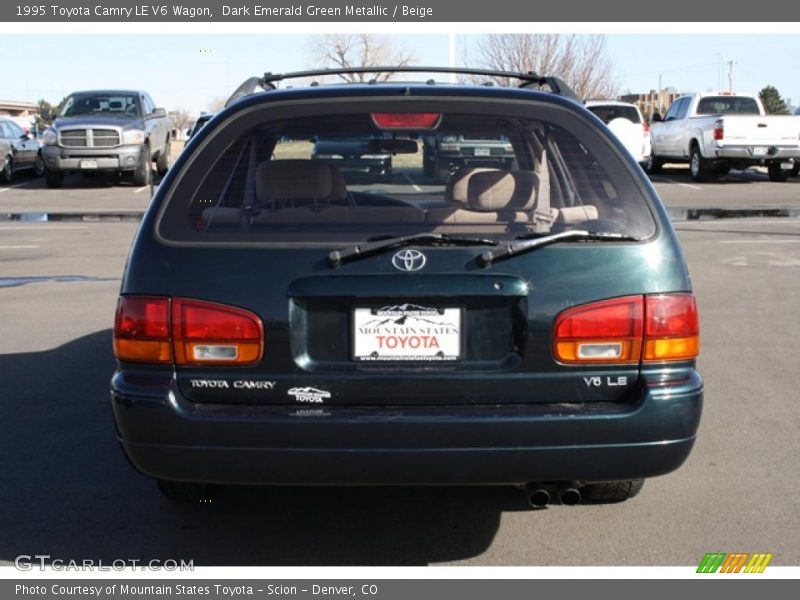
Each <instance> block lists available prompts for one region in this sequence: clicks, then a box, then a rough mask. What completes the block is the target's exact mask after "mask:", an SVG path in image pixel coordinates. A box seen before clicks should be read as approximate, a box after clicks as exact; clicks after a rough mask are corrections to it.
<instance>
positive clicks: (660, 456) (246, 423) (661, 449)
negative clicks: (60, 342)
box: [111, 371, 703, 485]
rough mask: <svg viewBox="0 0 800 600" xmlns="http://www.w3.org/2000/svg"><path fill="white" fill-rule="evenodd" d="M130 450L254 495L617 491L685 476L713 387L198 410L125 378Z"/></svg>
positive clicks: (125, 437) (118, 403) (143, 465)
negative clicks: (549, 399)
mask: <svg viewBox="0 0 800 600" xmlns="http://www.w3.org/2000/svg"><path fill="white" fill-rule="evenodd" d="M111 399H112V407H113V411H114V417H115V420H116V423H117V429H118V432H119V439H120V443H121V445H122V448H123V449H124V451H125V453H126V454H127V456H128V458H129V459H130V461H131V463H132V464H133V465H134V466H135V467H136V468H137V469H138V470H139V471H141V472H142V473H144V474H146V475H150V476H152V477H158V478H163V479H173V480H183V481H198V482H209V483H242V484H251V483H252V484H287V485H307V484H331V485H337V484H338V485H341V484H509V483H526V482H533V481H565V480H579V481H607V480H618V479H636V478H645V477H653V476H656V475H662V474H665V473H668V472H670V471H673V470H675V469H677V468H678V467H679V466H680V465H681V464H682V463H683V462H684V461H685V460H686V458H687V456H688V455H689V452H690V451H691V448H692V445H693V444H694V439H695V434H696V432H697V428H698V425H699V420H700V414H701V410H702V399H703V383H702V379H701V378H700V376H699V375H698V374H697V373H696V372H695V371H691V375H690V376H689V377H688V378H687V379H685V380H684V381H682V382H680V383H675V384H670V385H653V386H649V385H645V384H642V385H641V394H640V399H639V401H638V402H636V403H634V404H627V403H626V404H620V403H610V402H609V403H593V404H592V405H591V406H587V405H580V404H574V405H565V404H560V405H550V404H538V405H536V404H531V405H513V406H502V405H486V406H474V405H470V406H441V407H426V408H419V407H392V408H389V407H342V406H331V407H315V408H307V407H305V406H221V405H194V404H192V403H188V402H186V401H184V400H182V399H181V398H180V396H179V392H178V391H177V388H176V387H175V386H174V383H172V382H171V378H170V377H169V376H167V375H165V376H164V378H163V379H161V380H158V379H152V378H142V377H141V374H128V373H125V372H120V373H117V374H116V375H115V376H114V378H113V380H112V384H111Z"/></svg>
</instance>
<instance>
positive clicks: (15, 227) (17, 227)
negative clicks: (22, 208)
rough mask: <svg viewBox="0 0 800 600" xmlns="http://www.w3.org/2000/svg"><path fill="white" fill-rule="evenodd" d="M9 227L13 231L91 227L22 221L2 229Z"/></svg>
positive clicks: (1, 227) (3, 226)
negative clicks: (34, 223) (35, 223)
mask: <svg viewBox="0 0 800 600" xmlns="http://www.w3.org/2000/svg"><path fill="white" fill-rule="evenodd" d="M2 229H8V230H13V231H41V230H42V229H58V230H59V231H64V230H67V229H89V226H88V225H77V226H76V225H33V224H30V223H27V222H25V221H20V223H19V225H11V226H7V225H2V226H0V230H2Z"/></svg>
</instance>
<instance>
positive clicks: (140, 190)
mask: <svg viewBox="0 0 800 600" xmlns="http://www.w3.org/2000/svg"><path fill="white" fill-rule="evenodd" d="M148 189H150V186H149V185H146V186H144V187H140V188H139V189H138V190H136V191H134V192H133V193H134V194H141V193H142V192H143V191H145V190H148Z"/></svg>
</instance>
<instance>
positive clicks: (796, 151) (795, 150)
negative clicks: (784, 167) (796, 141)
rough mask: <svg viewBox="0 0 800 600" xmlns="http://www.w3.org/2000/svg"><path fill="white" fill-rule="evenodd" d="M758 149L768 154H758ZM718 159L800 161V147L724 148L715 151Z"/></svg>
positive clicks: (752, 146)
mask: <svg viewBox="0 0 800 600" xmlns="http://www.w3.org/2000/svg"><path fill="white" fill-rule="evenodd" d="M757 148H766V149H767V151H766V153H758V152H757V150H756V149H757ZM714 156H715V157H716V158H729V159H736V160H745V161H752V162H753V163H760V162H762V161H770V160H781V159H782V160H787V159H791V158H795V159H798V160H800V146H767V145H762V146H758V145H750V146H723V147H720V148H715V149H714Z"/></svg>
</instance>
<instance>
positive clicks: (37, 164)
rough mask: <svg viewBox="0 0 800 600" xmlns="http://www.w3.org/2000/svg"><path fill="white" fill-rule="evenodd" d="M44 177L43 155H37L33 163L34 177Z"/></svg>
mask: <svg viewBox="0 0 800 600" xmlns="http://www.w3.org/2000/svg"><path fill="white" fill-rule="evenodd" d="M42 175H44V159H43V158H42V155H41V154H37V155H36V160H35V161H34V162H33V176H34V177H41V176H42Z"/></svg>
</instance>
